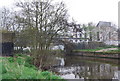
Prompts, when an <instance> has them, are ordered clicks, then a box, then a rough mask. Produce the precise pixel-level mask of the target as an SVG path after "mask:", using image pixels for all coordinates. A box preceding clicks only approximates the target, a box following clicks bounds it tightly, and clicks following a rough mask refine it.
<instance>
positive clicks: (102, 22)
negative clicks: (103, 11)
mask: <svg viewBox="0 0 120 81" xmlns="http://www.w3.org/2000/svg"><path fill="white" fill-rule="evenodd" d="M97 27H111V22H105V21H99V23H98V24H97Z"/></svg>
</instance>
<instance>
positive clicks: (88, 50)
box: [73, 46, 120, 53]
mask: <svg viewBox="0 0 120 81" xmlns="http://www.w3.org/2000/svg"><path fill="white" fill-rule="evenodd" d="M107 48H118V47H117V46H106V47H98V48H96V49H79V50H73V51H74V52H95V51H98V50H102V49H107ZM119 52H120V49H118V50H111V51H107V53H119Z"/></svg>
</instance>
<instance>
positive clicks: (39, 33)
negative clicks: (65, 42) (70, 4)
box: [16, 0, 67, 66]
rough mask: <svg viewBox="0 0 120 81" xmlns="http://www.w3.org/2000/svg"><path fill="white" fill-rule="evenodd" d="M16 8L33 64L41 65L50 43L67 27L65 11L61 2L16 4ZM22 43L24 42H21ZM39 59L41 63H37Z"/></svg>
mask: <svg viewBox="0 0 120 81" xmlns="http://www.w3.org/2000/svg"><path fill="white" fill-rule="evenodd" d="M16 6H17V7H20V8H21V11H20V12H21V13H20V14H19V15H18V16H16V19H18V21H19V23H22V24H23V27H22V33H24V35H23V34H22V35H23V36H25V38H26V39H27V41H28V45H29V46H30V47H31V48H32V52H33V53H32V56H33V57H34V58H35V60H34V64H35V65H37V66H40V65H42V64H41V63H42V61H43V58H44V60H45V58H47V57H46V56H47V55H46V54H48V53H49V52H48V50H50V49H49V47H50V45H51V43H53V40H54V39H55V38H56V37H59V35H60V33H61V32H63V31H64V30H65V29H66V28H67V26H66V23H67V10H66V9H65V4H64V3H63V2H61V3H59V4H53V3H51V0H44V1H41V0H39V1H31V2H18V3H16ZM23 42H24V41H23ZM40 58H41V61H38V60H39V59H40Z"/></svg>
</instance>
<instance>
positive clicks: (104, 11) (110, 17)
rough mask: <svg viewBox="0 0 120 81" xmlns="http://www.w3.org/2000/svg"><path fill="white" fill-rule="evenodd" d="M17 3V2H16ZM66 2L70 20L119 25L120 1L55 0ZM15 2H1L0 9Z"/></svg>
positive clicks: (11, 0) (12, 0) (1, 0)
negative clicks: (119, 4) (105, 22)
mask: <svg viewBox="0 0 120 81" xmlns="http://www.w3.org/2000/svg"><path fill="white" fill-rule="evenodd" d="M16 1H17V0H16ZM55 1H64V2H65V4H66V6H67V9H68V13H69V15H70V18H73V19H74V20H76V21H77V23H82V24H83V23H86V24H87V23H88V22H93V23H98V22H99V21H108V22H113V23H114V24H116V25H117V24H118V2H119V1H120V0H55ZM14 2H15V0H0V8H1V7H3V6H7V7H10V6H11V5H12V3H14Z"/></svg>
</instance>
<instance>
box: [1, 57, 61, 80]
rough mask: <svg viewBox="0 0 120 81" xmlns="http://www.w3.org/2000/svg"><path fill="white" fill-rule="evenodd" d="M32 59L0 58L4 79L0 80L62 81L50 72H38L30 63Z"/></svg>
mask: <svg viewBox="0 0 120 81" xmlns="http://www.w3.org/2000/svg"><path fill="white" fill-rule="evenodd" d="M30 61H31V58H30V57H29V56H26V55H22V56H19V55H18V56H15V57H0V65H1V66H0V68H1V70H0V71H1V73H2V77H0V79H47V80H52V79H56V80H57V79H61V80H62V78H61V77H59V76H57V75H56V74H54V73H52V72H48V71H42V70H38V69H37V68H36V67H35V66H34V65H32V64H31V63H30Z"/></svg>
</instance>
